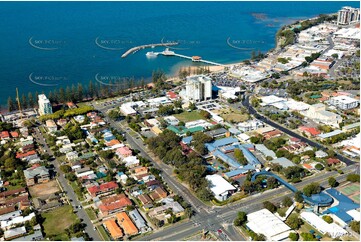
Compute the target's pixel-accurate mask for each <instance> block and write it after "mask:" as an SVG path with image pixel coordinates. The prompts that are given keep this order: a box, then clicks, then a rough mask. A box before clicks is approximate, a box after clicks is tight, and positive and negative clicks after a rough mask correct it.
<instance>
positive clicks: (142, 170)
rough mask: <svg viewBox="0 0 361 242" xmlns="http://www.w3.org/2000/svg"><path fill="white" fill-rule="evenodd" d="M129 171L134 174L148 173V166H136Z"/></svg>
mask: <svg viewBox="0 0 361 242" xmlns="http://www.w3.org/2000/svg"><path fill="white" fill-rule="evenodd" d="M130 173H132V174H134V175H135V176H138V175H144V174H148V167H144V166H136V167H133V168H132V169H130Z"/></svg>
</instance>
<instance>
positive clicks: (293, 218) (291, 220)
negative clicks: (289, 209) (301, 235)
mask: <svg viewBox="0 0 361 242" xmlns="http://www.w3.org/2000/svg"><path fill="white" fill-rule="evenodd" d="M286 224H287V225H288V226H290V228H291V229H299V228H300V227H301V225H302V224H303V221H302V219H300V218H299V217H298V215H297V214H295V213H293V214H291V215H290V216H288V218H287V220H286Z"/></svg>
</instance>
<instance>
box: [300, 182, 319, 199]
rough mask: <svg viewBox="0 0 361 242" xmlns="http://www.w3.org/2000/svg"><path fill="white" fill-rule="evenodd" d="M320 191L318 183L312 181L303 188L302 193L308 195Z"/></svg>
mask: <svg viewBox="0 0 361 242" xmlns="http://www.w3.org/2000/svg"><path fill="white" fill-rule="evenodd" d="M320 192H321V187H320V184H318V183H316V182H313V183H311V184H309V185H307V186H305V187H304V188H303V194H305V195H306V196H307V197H310V196H311V195H312V194H318V193H320Z"/></svg>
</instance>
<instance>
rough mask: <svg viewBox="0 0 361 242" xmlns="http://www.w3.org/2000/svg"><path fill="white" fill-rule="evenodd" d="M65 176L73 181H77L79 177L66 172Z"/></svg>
mask: <svg viewBox="0 0 361 242" xmlns="http://www.w3.org/2000/svg"><path fill="white" fill-rule="evenodd" d="M65 178H66V179H68V180H69V181H71V182H72V181H76V180H77V179H78V178H77V177H76V175H75V174H74V173H66V174H65Z"/></svg>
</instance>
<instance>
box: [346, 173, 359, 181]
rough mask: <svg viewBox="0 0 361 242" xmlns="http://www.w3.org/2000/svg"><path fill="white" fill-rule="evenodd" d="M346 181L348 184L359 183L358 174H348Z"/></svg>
mask: <svg viewBox="0 0 361 242" xmlns="http://www.w3.org/2000/svg"><path fill="white" fill-rule="evenodd" d="M346 179H347V181H350V182H360V175H359V174H348V175H347V178H346Z"/></svg>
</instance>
